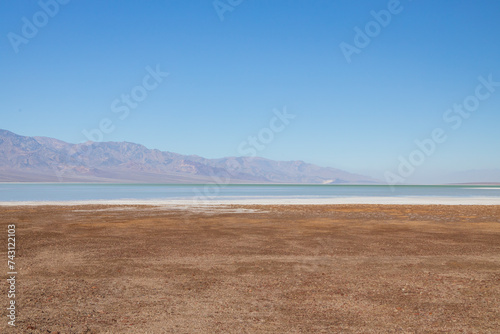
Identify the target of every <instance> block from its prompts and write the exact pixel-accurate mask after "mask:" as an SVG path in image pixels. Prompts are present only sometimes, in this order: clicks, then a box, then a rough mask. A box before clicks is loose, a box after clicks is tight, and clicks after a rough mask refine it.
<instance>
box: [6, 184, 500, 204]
mask: <svg viewBox="0 0 500 334" xmlns="http://www.w3.org/2000/svg"><path fill="white" fill-rule="evenodd" d="M197 196H198V197H202V198H203V199H208V200H210V199H214V200H225V199H236V198H238V199H241V198H243V199H245V198H253V199H255V198H298V199H302V198H348V197H415V196H417V197H456V198H471V197H491V198H500V186H396V187H394V188H392V189H391V187H389V186H385V185H369V186H364V185H178V184H176V185H173V184H172V185H165V184H74V183H72V184H68V183H43V184H39V183H0V201H1V202H4V201H78V200H118V199H141V200H146V199H193V198H195V197H197Z"/></svg>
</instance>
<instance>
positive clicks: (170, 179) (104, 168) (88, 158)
mask: <svg viewBox="0 0 500 334" xmlns="http://www.w3.org/2000/svg"><path fill="white" fill-rule="evenodd" d="M0 181H66V182H76V181H81V182H83V181H93V182H162V183H207V182H210V183H212V182H233V183H242V182H249V183H269V182H274V183H372V182H375V180H373V179H371V178H369V177H364V176H361V175H356V174H351V173H348V172H345V171H341V170H338V169H334V168H325V167H319V166H316V165H312V164H308V163H305V162H303V161H273V160H269V159H263V158H258V157H256V158H251V157H229V158H222V159H205V158H203V157H199V156H192V155H191V156H186V155H181V154H177V153H171V152H163V151H159V150H154V149H153V150H151V149H148V148H147V147H145V146H143V145H140V144H134V143H128V142H120V143H118V142H100V143H96V142H87V143H82V144H70V143H66V142H63V141H61V140H57V139H53V138H48V137H26V136H20V135H16V134H14V133H12V132H10V131H6V130H0Z"/></svg>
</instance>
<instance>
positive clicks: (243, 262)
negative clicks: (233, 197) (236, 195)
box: [0, 205, 500, 333]
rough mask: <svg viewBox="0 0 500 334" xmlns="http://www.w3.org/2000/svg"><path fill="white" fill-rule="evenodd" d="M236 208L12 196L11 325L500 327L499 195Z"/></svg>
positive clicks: (80, 329) (43, 328) (5, 215)
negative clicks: (455, 202) (53, 201)
mask: <svg viewBox="0 0 500 334" xmlns="http://www.w3.org/2000/svg"><path fill="white" fill-rule="evenodd" d="M227 208H228V207H225V209H222V208H219V209H215V210H213V211H210V212H200V211H193V210H169V209H160V208H157V207H149V206H121V207H120V206H96V205H86V206H74V207H57V206H40V207H0V217H1V220H0V225H2V226H1V229H2V231H4V234H5V237H2V239H4V243H5V244H6V243H7V232H6V231H7V225H8V224H12V223H15V224H16V228H17V248H18V250H17V258H16V263H17V270H18V272H19V274H18V275H17V286H16V288H17V298H16V304H17V305H18V308H17V321H16V323H17V326H16V328H15V329H14V328H10V327H9V326H8V325H7V320H8V319H7V317H5V316H4V317H3V321H2V324H0V331H1V332H7V333H8V332H19V333H58V332H60V333H499V332H500V206H440V205H436V206H396V205H328V206H311V205H308V206H245V207H244V208H246V209H254V210H256V211H255V212H253V213H249V212H239V211H238V210H236V209H238V208H243V207H242V206H240V207H229V208H230V209H232V210H233V211H231V210H227ZM4 249H6V247H5V248H4ZM4 254H5V253H4ZM4 257H5V263H6V262H7V255H6V254H5V255H4ZM4 268H5V269H4V276H5V275H6V272H7V266H6V265H5V266H4ZM4 290H5V293H4V294H3V295H4V296H3V297H2V298H0V300H3V305H5V307H2V309H3V310H4V311H3V312H4V313H3V314H4V315H6V314H7V311H6V306H7V303H8V300H7V296H6V290H7V285H5V286H4Z"/></svg>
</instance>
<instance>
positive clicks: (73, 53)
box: [0, 0, 500, 182]
mask: <svg viewBox="0 0 500 334" xmlns="http://www.w3.org/2000/svg"><path fill="white" fill-rule="evenodd" d="M54 1H55V0H54ZM231 2H232V3H233V4H235V3H237V2H238V1H237V0H232V1H228V0H221V1H220V2H219V6H223V5H224V4H225V6H231V5H229V3H231ZM41 3H49V4H50V3H53V1H50V0H42V1H41ZM221 4H223V5H221ZM391 6H393V7H394V6H396V4H395V3H392V4H391V1H373V0H372V1H351V0H332V1H327V0H321V1H320V0H317V1H315V0H311V1H309V0H308V1H305V0H304V1H298V0H297V1H282V0H272V1H271V0H267V1H258V0H252V1H250V0H243V1H241V3H240V4H237V5H236V6H232V7H231V9H232V10H227V11H225V12H221V11H222V10H223V9H221V8H223V7H219V13H218V12H217V10H216V9H215V8H214V3H213V1H210V0H207V1H186V0H175V1H173V0H172V1H147V2H146V1H123V0H122V1H118V0H116V1H97V0H88V1H77V0H73V1H69V2H68V3H67V4H64V5H63V4H60V5H59V8H58V10H57V13H54V12H55V11H56V10H55V8H54V6H53V4H52V5H48V7H47V6H45V7H47V8H49V9H48V11H49V12H50V11H52V13H51V14H52V16H49V15H47V14H44V13H41V14H40V13H39V12H40V11H42V10H43V8H42V7H41V5H40V3H39V2H38V1H2V2H1V3H0V32H1V34H2V39H1V43H0V55H1V62H0V73H1V77H2V79H1V81H0V89H1V92H2V103H1V108H0V113H1V115H2V118H1V124H0V128H3V129H7V130H10V131H13V132H16V133H19V134H22V135H29V136H34V135H40V136H48V137H55V138H58V139H61V140H65V141H68V142H82V141H86V138H85V136H84V135H83V134H82V131H83V130H91V129H93V128H98V127H99V122H101V120H103V119H109V120H110V121H111V122H112V124H111V126H112V127H113V131H111V132H110V133H105V134H104V133H103V140H104V141H130V142H137V143H141V144H143V145H145V146H147V147H149V148H157V149H161V150H167V151H172V152H177V153H182V154H197V155H201V156H205V157H208V158H216V157H223V156H234V155H240V153H241V152H240V151H239V150H238V147H239V146H240V145H241V143H242V142H244V141H245V140H247V137H248V136H250V135H258V134H259V133H260V131H261V130H262V129H263V128H266V127H269V124H270V122H271V120H272V119H273V117H274V114H273V109H278V110H282V109H283V107H285V106H286V108H287V111H288V113H291V114H294V115H296V117H295V118H294V119H293V120H291V121H290V123H289V124H288V125H286V127H285V129H284V130H283V131H281V132H279V133H275V134H274V140H272V141H270V142H269V143H266V144H265V145H264V146H265V148H264V149H262V150H261V151H259V152H258V155H259V156H263V157H266V158H270V159H276V160H304V161H307V162H312V163H316V164H319V165H322V166H332V167H336V168H341V169H345V170H348V171H354V172H362V173H367V174H370V175H373V176H377V177H380V178H383V177H384V172H385V171H388V170H389V171H394V172H396V171H397V168H398V166H399V164H400V162H399V160H398V158H399V157H400V156H402V157H406V158H408V157H409V156H410V154H411V153H412V152H413V151H414V150H415V149H417V146H416V144H415V143H414V141H415V140H416V139H420V140H422V139H424V138H429V137H430V136H431V132H432V131H433V130H434V129H435V128H442V129H443V130H444V131H445V134H446V135H447V140H446V141H445V142H444V143H440V144H438V145H436V147H437V148H436V151H435V152H433V153H432V154H430V155H429V156H427V157H426V158H425V162H424V163H423V164H422V165H421V166H418V168H416V170H415V172H414V173H413V174H412V175H411V177H409V180H410V181H414V182H435V181H436V180H437V179H439V177H441V176H442V175H447V174H449V173H456V172H461V171H467V170H480V171H482V170H491V169H498V168H500V154H498V153H499V147H500V145H499V144H500V131H499V130H498V129H499V128H500V87H496V91H495V92H491V94H490V96H488V98H485V99H484V100H481V101H480V103H479V106H478V107H477V108H475V109H474V111H473V112H471V115H470V117H469V118H467V119H464V120H463V122H462V124H461V125H460V126H459V127H458V128H457V129H453V128H452V125H457V124H456V123H455V121H453V122H452V121H449V122H445V121H444V119H443V115H444V114H445V112H446V111H447V109H449V108H451V107H453V105H454V104H455V103H457V104H461V103H463V102H464V99H466V98H467V97H468V96H471V95H474V94H475V90H476V87H477V86H478V85H479V84H480V82H479V81H478V77H479V76H483V77H484V78H485V79H487V78H488V75H490V74H491V75H492V78H493V80H494V81H500V19H499V15H500V2H499V1H497V0H489V1H488V0H478V1H431V0H413V1H410V0H401V1H400V3H399V5H398V6H396V7H394V8H395V9H394V8H393V9H394V13H392V14H391V12H389V13H390V15H391V20H390V22H389V23H388V24H385V26H382V25H381V24H379V23H378V27H379V28H380V29H379V31H377V30H372V31H371V32H370V34H371V35H372V37H369V36H368V37H369V38H370V43H369V44H368V45H367V46H365V47H358V53H354V54H352V55H351V57H350V60H351V61H350V63H349V62H348V61H347V60H346V57H345V56H344V54H343V51H342V49H341V47H340V45H341V43H346V44H349V45H351V46H354V47H355V46H356V44H355V41H354V39H355V35H356V32H355V30H354V29H355V27H359V28H360V29H361V30H362V31H365V28H366V25H367V24H368V26H369V27H371V28H373V29H377V26H376V25H373V24H372V25H371V26H370V24H369V23H370V21H374V17H373V16H372V15H371V14H370V13H371V11H375V12H380V11H381V10H387V9H388V7H391ZM226 8H227V7H226ZM391 8H392V7H391ZM395 12H397V13H395ZM37 13H38V14H37ZM219 14H220V15H222V17H223V18H224V19H223V20H221V19H220V16H219ZM23 17H24V18H26V20H27V21H28V23H29V24H28V25H31V24H33V25H35V23H37V24H38V25H39V27H38V28H37V29H38V31H37V32H36V34H35V33H34V32H33V31H30V30H29V26H28V27H24V29H23V26H25V25H26V22H27V21H26V20H24V21H23ZM35 28H36V25H35ZM23 30H24V32H23ZM365 33H366V32H365ZM23 34H24V35H23ZM26 34H27V35H26ZM30 34H31V35H30ZM13 36H16V37H13ZM19 38H21V39H19ZM20 40H22V42H20ZM358 42H359V41H358ZM16 51H17V52H16ZM157 65H159V67H160V69H161V71H164V72H168V73H169V75H168V76H167V77H165V78H164V79H163V81H162V82H161V83H160V84H159V85H158V87H156V88H155V89H153V90H151V91H148V92H147V97H146V98H145V99H144V100H143V101H140V102H138V103H137V106H136V107H135V108H134V109H130V113H129V114H128V116H127V117H125V118H124V119H120V118H119V116H120V115H122V116H123V114H122V113H114V112H113V111H112V108H111V105H112V103H113V102H114V101H115V100H116V99H118V100H120V99H121V96H122V94H130V93H131V91H132V90H133V89H134V87H136V86H138V85H139V86H141V85H142V82H143V78H144V77H145V76H146V75H147V74H148V72H147V70H146V67H148V66H149V67H150V68H152V69H155V68H156V66H157ZM148 83H150V84H153V83H154V82H153V81H148ZM484 89H485V88H483V90H482V91H484V92H487V91H486V90H484ZM143 91H144V89H143ZM137 92H140V89H139V90H136V93H137ZM470 101H472V102H474V101H473V100H469V102H470ZM118 102H119V103H122V102H120V101H118ZM123 105H124V104H117V105H115V107H117V106H123ZM448 116H449V117H451V116H457V114H453V115H451V114H449V115H448ZM478 173H482V172H478ZM497 181H500V180H497Z"/></svg>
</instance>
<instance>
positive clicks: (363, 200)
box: [0, 197, 500, 208]
mask: <svg viewBox="0 0 500 334" xmlns="http://www.w3.org/2000/svg"><path fill="white" fill-rule="evenodd" d="M335 204H337V205H338V204H387V205H500V198H496V197H344V198H342V197H335V198H272V197H271V198H262V197H258V198H234V199H220V200H217V199H214V200H204V201H197V200H190V199H151V200H142V199H120V200H87V201H31V202H26V201H23V202H15V201H12V202H0V206H40V205H62V206H75V205H152V206H168V207H172V208H175V207H177V208H189V207H196V206H205V207H207V206H208V207H210V206H226V205H335Z"/></svg>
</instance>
